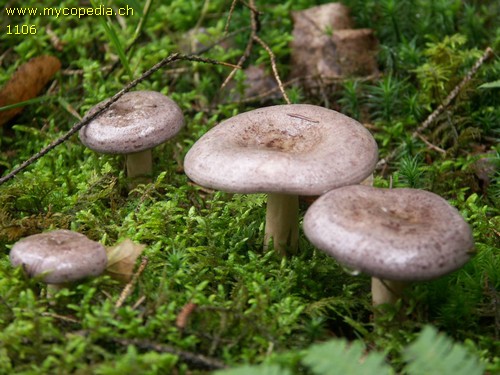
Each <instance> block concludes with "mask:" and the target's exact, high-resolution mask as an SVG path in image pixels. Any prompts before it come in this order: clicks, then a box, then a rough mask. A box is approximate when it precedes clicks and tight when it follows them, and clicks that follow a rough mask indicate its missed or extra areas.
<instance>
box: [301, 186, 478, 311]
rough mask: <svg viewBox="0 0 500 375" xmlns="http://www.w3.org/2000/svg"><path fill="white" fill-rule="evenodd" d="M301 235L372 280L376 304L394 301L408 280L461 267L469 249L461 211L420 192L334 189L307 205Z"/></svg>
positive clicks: (428, 277)
mask: <svg viewBox="0 0 500 375" xmlns="http://www.w3.org/2000/svg"><path fill="white" fill-rule="evenodd" d="M304 232H305V234H306V236H307V238H308V239H309V240H310V241H311V242H312V243H313V244H314V245H315V246H316V247H317V248H319V249H320V250H323V251H324V252H326V253H327V254H329V255H331V256H332V257H334V258H335V259H337V260H338V261H339V262H340V263H341V264H343V265H345V266H347V267H349V268H352V269H355V270H358V271H361V272H365V273H367V274H369V275H371V276H372V277H373V279H372V299H373V304H374V305H375V306H377V305H381V304H384V303H394V302H395V301H397V300H398V299H399V298H401V293H402V291H403V289H404V286H405V285H406V283H408V282H412V281H424V280H431V279H435V278H438V277H440V276H442V275H445V274H447V273H450V272H452V271H454V270H456V269H458V268H460V267H462V266H463V265H464V264H465V263H466V262H467V261H468V260H469V258H470V251H471V249H472V248H473V238H472V231H471V229H470V227H469V225H468V224H467V223H466V222H465V220H464V219H463V218H462V217H461V216H460V213H459V212H458V211H457V210H456V209H455V208H454V207H452V206H450V204H449V203H448V202H447V201H446V200H445V199H443V198H441V197H440V196H438V195H436V194H434V193H431V192H428V191H423V190H418V189H379V188H374V187H370V186H362V185H355V186H346V187H342V188H339V189H335V190H332V191H330V192H328V193H327V194H325V195H323V196H321V197H320V198H319V199H318V200H317V201H315V202H314V203H313V204H312V205H311V207H309V210H308V211H307V213H306V215H305V217H304Z"/></svg>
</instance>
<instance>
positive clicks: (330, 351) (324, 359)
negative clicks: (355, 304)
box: [216, 326, 485, 375]
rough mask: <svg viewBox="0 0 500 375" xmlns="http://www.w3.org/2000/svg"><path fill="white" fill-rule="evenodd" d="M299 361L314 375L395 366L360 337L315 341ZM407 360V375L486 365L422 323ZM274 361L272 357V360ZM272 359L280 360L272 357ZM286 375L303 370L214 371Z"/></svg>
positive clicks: (474, 374) (478, 370) (461, 371)
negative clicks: (361, 340) (352, 339)
mask: <svg viewBox="0 0 500 375" xmlns="http://www.w3.org/2000/svg"><path fill="white" fill-rule="evenodd" d="M298 355H299V356H300V357H301V360H300V362H301V364H302V365H303V366H304V367H306V368H308V369H309V371H307V372H306V373H311V374H314V375H359V374H363V375H384V374H387V375H390V374H393V373H394V370H393V369H392V368H391V367H390V366H389V365H388V364H387V362H386V360H385V357H384V355H383V354H381V353H379V352H375V351H370V352H368V353H367V351H366V347H365V345H364V344H363V343H362V342H360V341H354V342H352V343H348V342H347V341H346V340H342V339H335V340H331V341H328V342H325V343H322V344H315V345H313V346H311V347H309V348H308V349H306V350H305V351H304V352H302V353H300V354H298ZM403 358H404V361H405V363H406V365H405V367H404V370H403V373H405V374H408V375H424V374H425V375H455V374H456V375H481V374H483V371H484V369H485V366H484V365H483V364H481V363H480V362H479V359H478V358H477V357H476V356H474V355H473V354H471V353H470V352H469V351H468V350H467V348H466V347H465V346H464V345H463V344H459V343H454V342H453V341H452V340H451V339H450V338H448V337H447V336H446V335H444V334H442V333H438V331H437V330H436V329H435V328H434V327H432V326H425V327H424V328H423V329H422V331H421V332H420V334H419V335H418V337H417V339H416V340H415V341H414V342H413V343H411V344H410V345H408V346H407V347H406V349H405V350H404V351H403ZM271 361H273V360H271ZM273 362H279V360H277V359H275V360H274V361H273ZM256 373H259V374H270V375H271V374H272V375H288V374H290V375H291V374H299V373H303V372H302V371H298V368H292V367H291V366H286V365H282V366H278V365H276V364H262V365H255V366H243V367H241V368H235V369H230V370H224V371H217V372H216V374H217V375H251V374H256Z"/></svg>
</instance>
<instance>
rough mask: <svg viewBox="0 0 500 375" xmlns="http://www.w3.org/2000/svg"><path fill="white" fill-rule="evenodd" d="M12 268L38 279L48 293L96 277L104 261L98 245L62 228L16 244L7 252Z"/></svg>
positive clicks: (105, 262) (102, 251) (105, 259)
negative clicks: (83, 279) (45, 284)
mask: <svg viewBox="0 0 500 375" xmlns="http://www.w3.org/2000/svg"><path fill="white" fill-rule="evenodd" d="M10 262H11V264H12V265H13V266H14V267H17V266H22V267H23V269H24V271H25V272H26V273H27V274H28V276H30V277H40V278H41V280H43V281H44V282H45V283H47V284H48V290H49V294H51V293H50V291H55V290H58V289H59V288H60V287H61V286H63V285H64V284H66V283H70V282H73V281H76V280H79V279H82V278H85V277H90V276H98V275H100V274H101V273H103V272H104V270H105V269H106V265H107V262H108V259H107V256H106V250H105V248H104V246H103V245H101V244H100V243H99V242H95V241H92V240H90V239H88V238H87V237H86V236H84V235H83V234H81V233H77V232H73V231H70V230H66V229H60V230H54V231H51V232H46V233H40V234H35V235H32V236H29V237H26V238H23V239H21V240H19V241H18V242H16V243H15V244H14V246H13V247H12V250H11V251H10Z"/></svg>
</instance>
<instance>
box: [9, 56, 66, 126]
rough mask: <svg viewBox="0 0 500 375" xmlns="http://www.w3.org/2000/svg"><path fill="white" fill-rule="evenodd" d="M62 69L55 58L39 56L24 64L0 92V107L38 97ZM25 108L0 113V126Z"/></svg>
mask: <svg viewBox="0 0 500 375" xmlns="http://www.w3.org/2000/svg"><path fill="white" fill-rule="evenodd" d="M59 69H61V62H60V61H59V59H58V58H57V57H54V56H38V57H34V58H32V59H31V60H29V61H28V62H26V63H24V64H23V65H21V66H20V67H19V69H17V70H16V72H15V73H14V74H13V75H12V78H11V79H10V80H9V81H8V82H7V84H6V85H5V86H4V87H3V88H2V89H1V90H0V107H4V106H7V105H11V104H16V103H20V102H23V101H26V100H29V99H33V98H35V97H37V96H38V94H39V93H40V92H41V91H42V89H43V88H44V87H45V85H46V84H47V83H48V82H49V81H50V80H51V79H52V77H53V76H54V74H56V73H57V72H58V71H59ZM22 110H23V107H17V108H12V109H9V110H7V111H0V126H2V125H4V124H6V123H7V122H8V121H9V120H10V119H12V118H13V117H14V116H16V115H17V114H19V113H20V112H21V111H22Z"/></svg>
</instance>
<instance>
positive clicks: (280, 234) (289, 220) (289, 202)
mask: <svg viewBox="0 0 500 375" xmlns="http://www.w3.org/2000/svg"><path fill="white" fill-rule="evenodd" d="M298 223H299V197H298V196H297V195H288V194H280V193H270V194H268V195H267V212H266V229H265V235H264V251H266V250H267V249H268V248H269V243H270V241H271V238H272V239H273V244H274V249H275V250H276V251H277V252H278V253H280V254H281V255H283V256H285V255H286V254H287V250H288V251H289V252H290V253H292V254H294V253H296V252H297V241H298V237H299V224H298Z"/></svg>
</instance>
